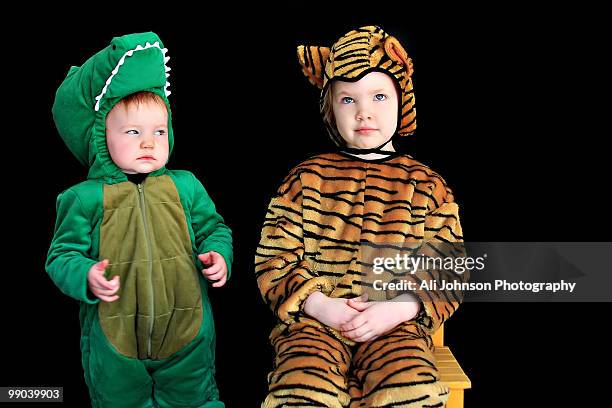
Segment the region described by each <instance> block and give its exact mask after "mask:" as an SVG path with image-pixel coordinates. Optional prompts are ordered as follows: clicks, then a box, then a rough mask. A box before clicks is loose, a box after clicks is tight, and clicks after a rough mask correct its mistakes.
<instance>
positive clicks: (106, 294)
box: [87, 259, 120, 302]
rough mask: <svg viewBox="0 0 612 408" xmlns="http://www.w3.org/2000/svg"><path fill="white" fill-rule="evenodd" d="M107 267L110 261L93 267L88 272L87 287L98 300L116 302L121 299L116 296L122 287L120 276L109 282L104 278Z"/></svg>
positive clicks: (106, 260)
mask: <svg viewBox="0 0 612 408" xmlns="http://www.w3.org/2000/svg"><path fill="white" fill-rule="evenodd" d="M107 266H108V259H104V260H103V261H101V262H98V263H97V264H95V265H93V266H92V267H91V268H90V269H89V272H87V286H88V287H89V290H91V293H93V294H94V295H95V296H96V297H97V298H99V299H101V300H103V301H105V302H114V301H115V300H117V299H119V295H115V293H117V291H118V290H119V286H120V282H119V275H116V276H115V277H114V278H113V279H111V280H107V279H106V277H105V276H104V270H105V269H106V267H107ZM113 295H114V296H113Z"/></svg>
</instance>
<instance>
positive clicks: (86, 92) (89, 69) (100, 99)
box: [52, 32, 174, 184]
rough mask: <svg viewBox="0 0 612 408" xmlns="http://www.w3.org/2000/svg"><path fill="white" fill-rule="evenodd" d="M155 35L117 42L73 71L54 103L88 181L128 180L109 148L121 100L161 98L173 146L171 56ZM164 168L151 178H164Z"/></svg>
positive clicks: (65, 136)
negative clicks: (147, 95) (111, 117)
mask: <svg viewBox="0 0 612 408" xmlns="http://www.w3.org/2000/svg"><path fill="white" fill-rule="evenodd" d="M166 54H167V49H166V48H164V46H163V44H162V42H161V40H160V39H159V37H158V36H157V35H156V34H155V33H152V32H148V33H138V34H129V35H124V36H121V37H115V38H113V39H112V41H111V42H110V44H109V45H108V46H107V47H106V48H104V49H102V50H101V51H99V52H98V53H96V54H95V55H93V56H92V57H91V58H89V59H88V60H87V61H86V62H85V63H84V64H83V65H81V66H80V67H78V66H72V67H71V68H70V70H69V71H68V75H67V76H66V78H65V79H64V81H63V82H62V84H61V85H60V87H59V89H58V90H57V93H56V95H55V102H54V103H53V109H52V111H53V119H54V121H55V126H56V127H57V130H58V132H59V134H60V136H61V137H62V139H63V140H64V142H65V143H66V146H68V148H69V149H70V151H71V152H72V154H74V156H75V157H76V158H77V159H78V160H79V162H81V164H83V165H84V166H87V167H89V173H88V175H87V178H88V179H100V178H102V179H104V181H105V182H107V183H110V184H114V183H117V182H121V181H125V180H127V177H126V175H125V174H124V173H123V172H122V171H121V169H120V168H119V167H117V165H116V164H115V163H114V162H113V161H112V160H111V158H110V155H109V153H108V148H107V146H106V124H105V122H106V115H107V114H108V112H110V110H111V109H112V108H113V107H114V106H115V105H116V104H117V102H119V101H120V100H121V99H122V98H124V97H126V96H128V95H130V94H133V93H135V92H140V91H148V92H153V93H155V94H157V95H159V96H160V97H161V98H162V99H163V100H164V102H165V103H166V107H167V109H168V144H169V149H170V152H172V148H173V145H174V132H173V130H172V114H171V110H170V103H169V102H168V95H170V91H169V90H168V87H169V85H170V83H169V82H168V80H167V79H168V76H169V74H168V71H170V68H168V66H167V65H166V63H167V62H168V59H169V57H168V56H167V55H166ZM164 172H165V167H162V168H161V169H158V170H156V171H154V172H152V173H151V175H156V174H162V173H164Z"/></svg>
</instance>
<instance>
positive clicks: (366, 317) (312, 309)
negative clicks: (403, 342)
mask: <svg viewBox="0 0 612 408" xmlns="http://www.w3.org/2000/svg"><path fill="white" fill-rule="evenodd" d="M367 300H368V296H367V294H363V295H361V296H359V297H356V298H352V299H344V298H331V297H328V296H326V295H324V294H323V293H321V292H314V293H311V294H310V296H308V299H306V302H305V304H304V312H305V313H306V314H307V315H309V316H311V317H313V318H315V319H317V320H318V321H319V322H321V323H323V324H325V325H327V326H330V327H333V328H334V329H336V330H338V331H339V332H340V334H342V335H343V336H344V337H346V338H348V339H351V340H353V341H355V342H365V341H369V340H374V339H376V338H377V337H379V336H381V335H383V334H385V333H387V332H389V331H391V330H393V329H394V328H395V327H397V326H398V325H399V324H401V323H402V322H405V321H408V320H412V319H413V318H414V317H415V316H416V315H417V314H418V312H419V308H420V305H419V302H418V300H417V298H416V297H415V296H413V295H410V294H404V295H400V296H398V298H396V300H399V301H393V302H389V301H387V302H377V301H373V302H368V301H367Z"/></svg>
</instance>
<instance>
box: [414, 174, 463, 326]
mask: <svg viewBox="0 0 612 408" xmlns="http://www.w3.org/2000/svg"><path fill="white" fill-rule="evenodd" d="M457 244H458V245H457ZM420 252H421V253H422V254H423V255H430V256H443V257H445V258H452V259H455V258H457V257H462V256H465V251H464V248H463V233H462V230H461V223H460V220H459V206H458V205H457V204H456V203H455V201H454V197H453V193H452V191H451V190H450V188H448V187H447V186H446V185H444V184H443V183H436V186H435V188H434V189H433V191H432V196H431V198H430V200H429V204H428V209H427V214H426V216H425V234H424V244H423V245H422V247H421V250H420ZM417 275H418V276H419V277H420V278H421V279H431V280H436V281H437V282H438V283H439V282H441V281H442V280H445V281H447V282H465V281H467V279H468V278H469V271H468V270H465V271H464V272H463V273H462V274H458V273H456V272H455V271H453V270H447V269H443V268H441V269H431V270H426V271H425V270H420V271H418V272H417ZM417 294H418V297H419V298H420V300H421V306H422V307H421V310H420V312H419V315H418V316H417V318H416V320H417V322H419V323H420V324H421V325H422V326H424V327H425V329H426V330H427V331H429V332H430V333H434V332H435V331H436V330H437V329H438V328H439V327H440V325H442V323H444V322H445V321H446V320H447V319H448V318H449V317H450V316H451V315H452V314H453V313H454V312H455V310H457V308H458V307H459V304H460V303H461V301H462V300H463V294H462V292H461V291H459V290H427V291H419V292H418V293H417Z"/></svg>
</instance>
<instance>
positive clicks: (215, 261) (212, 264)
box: [198, 251, 227, 288]
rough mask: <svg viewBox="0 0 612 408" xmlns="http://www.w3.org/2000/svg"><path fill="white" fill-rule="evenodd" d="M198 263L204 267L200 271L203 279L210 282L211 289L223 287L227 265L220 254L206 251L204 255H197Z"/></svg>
mask: <svg viewBox="0 0 612 408" xmlns="http://www.w3.org/2000/svg"><path fill="white" fill-rule="evenodd" d="M198 258H200V261H202V263H203V264H204V266H206V268H204V269H202V273H203V274H204V277H205V278H206V279H208V280H209V281H211V282H213V281H214V282H215V283H213V284H212V286H213V288H220V287H221V286H223V285H225V282H226V281H227V264H226V263H225V259H224V258H223V256H221V254H219V253H218V252H215V251H208V252H206V253H204V254H200V255H198Z"/></svg>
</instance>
